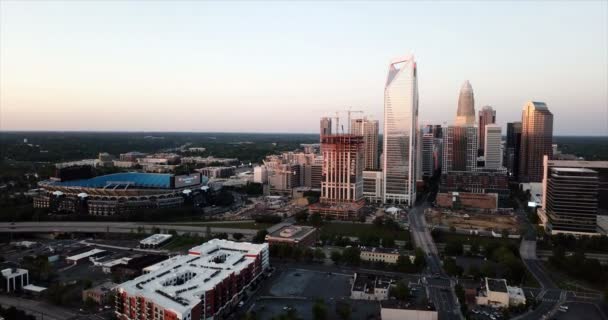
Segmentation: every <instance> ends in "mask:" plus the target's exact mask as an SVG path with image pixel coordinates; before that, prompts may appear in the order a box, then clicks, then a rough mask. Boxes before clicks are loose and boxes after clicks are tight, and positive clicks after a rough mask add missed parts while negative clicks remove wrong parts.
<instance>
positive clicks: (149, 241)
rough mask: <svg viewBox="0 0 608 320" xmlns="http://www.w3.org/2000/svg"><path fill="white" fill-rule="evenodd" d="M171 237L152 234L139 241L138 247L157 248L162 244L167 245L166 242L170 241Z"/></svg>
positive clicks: (164, 234)
mask: <svg viewBox="0 0 608 320" xmlns="http://www.w3.org/2000/svg"><path fill="white" fill-rule="evenodd" d="M172 237H173V235H170V234H166V233H157V234H153V235H151V236H149V237H147V238H145V239H143V240H141V241H139V246H140V247H141V248H158V247H160V246H161V245H162V244H164V243H167V241H169V240H171V238H172Z"/></svg>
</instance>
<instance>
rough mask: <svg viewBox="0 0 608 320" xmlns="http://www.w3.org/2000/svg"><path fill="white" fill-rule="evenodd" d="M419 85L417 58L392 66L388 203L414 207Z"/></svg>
mask: <svg viewBox="0 0 608 320" xmlns="http://www.w3.org/2000/svg"><path fill="white" fill-rule="evenodd" d="M417 128H418V82H417V75H416V62H415V60H414V57H413V56H407V57H403V58H400V59H396V60H395V61H393V62H392V63H391V65H390V66H389V73H388V78H387V81H386V87H385V89H384V139H383V144H384V148H383V150H384V159H383V164H382V167H383V172H384V180H383V181H384V188H383V189H384V202H385V203H386V202H391V203H403V204H408V205H412V204H413V202H414V201H415V199H416V165H417V164H416V154H415V152H416V150H417V146H416V141H417V139H416V135H417V132H418V129H417Z"/></svg>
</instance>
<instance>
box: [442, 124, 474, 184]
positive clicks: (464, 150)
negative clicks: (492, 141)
mask: <svg viewBox="0 0 608 320" xmlns="http://www.w3.org/2000/svg"><path fill="white" fill-rule="evenodd" d="M442 131H443V165H442V167H441V170H442V174H448V173H450V172H452V171H475V170H476V169H477V149H478V142H477V128H476V127H475V126H448V127H445V128H443V130H442Z"/></svg>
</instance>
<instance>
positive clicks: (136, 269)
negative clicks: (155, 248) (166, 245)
mask: <svg viewBox="0 0 608 320" xmlns="http://www.w3.org/2000/svg"><path fill="white" fill-rule="evenodd" d="M166 259H167V256H165V255H157V254H148V255H144V256H139V257H135V258H132V259H130V260H128V261H127V263H118V264H115V265H113V266H111V267H110V270H111V273H112V274H115V275H117V276H120V277H137V276H140V275H141V274H142V273H146V271H145V270H146V268H147V267H149V266H152V265H154V264H156V263H158V262H161V261H164V260H166Z"/></svg>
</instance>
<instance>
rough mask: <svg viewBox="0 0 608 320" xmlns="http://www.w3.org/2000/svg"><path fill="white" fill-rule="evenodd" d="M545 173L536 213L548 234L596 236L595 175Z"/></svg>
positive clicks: (564, 170) (550, 170)
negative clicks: (539, 208)
mask: <svg viewBox="0 0 608 320" xmlns="http://www.w3.org/2000/svg"><path fill="white" fill-rule="evenodd" d="M546 174H547V175H546V177H545V179H544V181H543V189H544V190H545V197H544V199H543V208H542V209H541V210H540V212H539V216H540V217H541V222H542V223H543V225H544V226H545V228H546V230H547V231H548V232H550V233H552V234H555V233H562V232H564V233H576V234H597V233H598V230H597V226H598V225H597V213H598V186H599V176H598V172H597V171H595V170H592V169H588V168H580V167H579V168H564V167H550V168H548V170H547V172H546Z"/></svg>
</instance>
